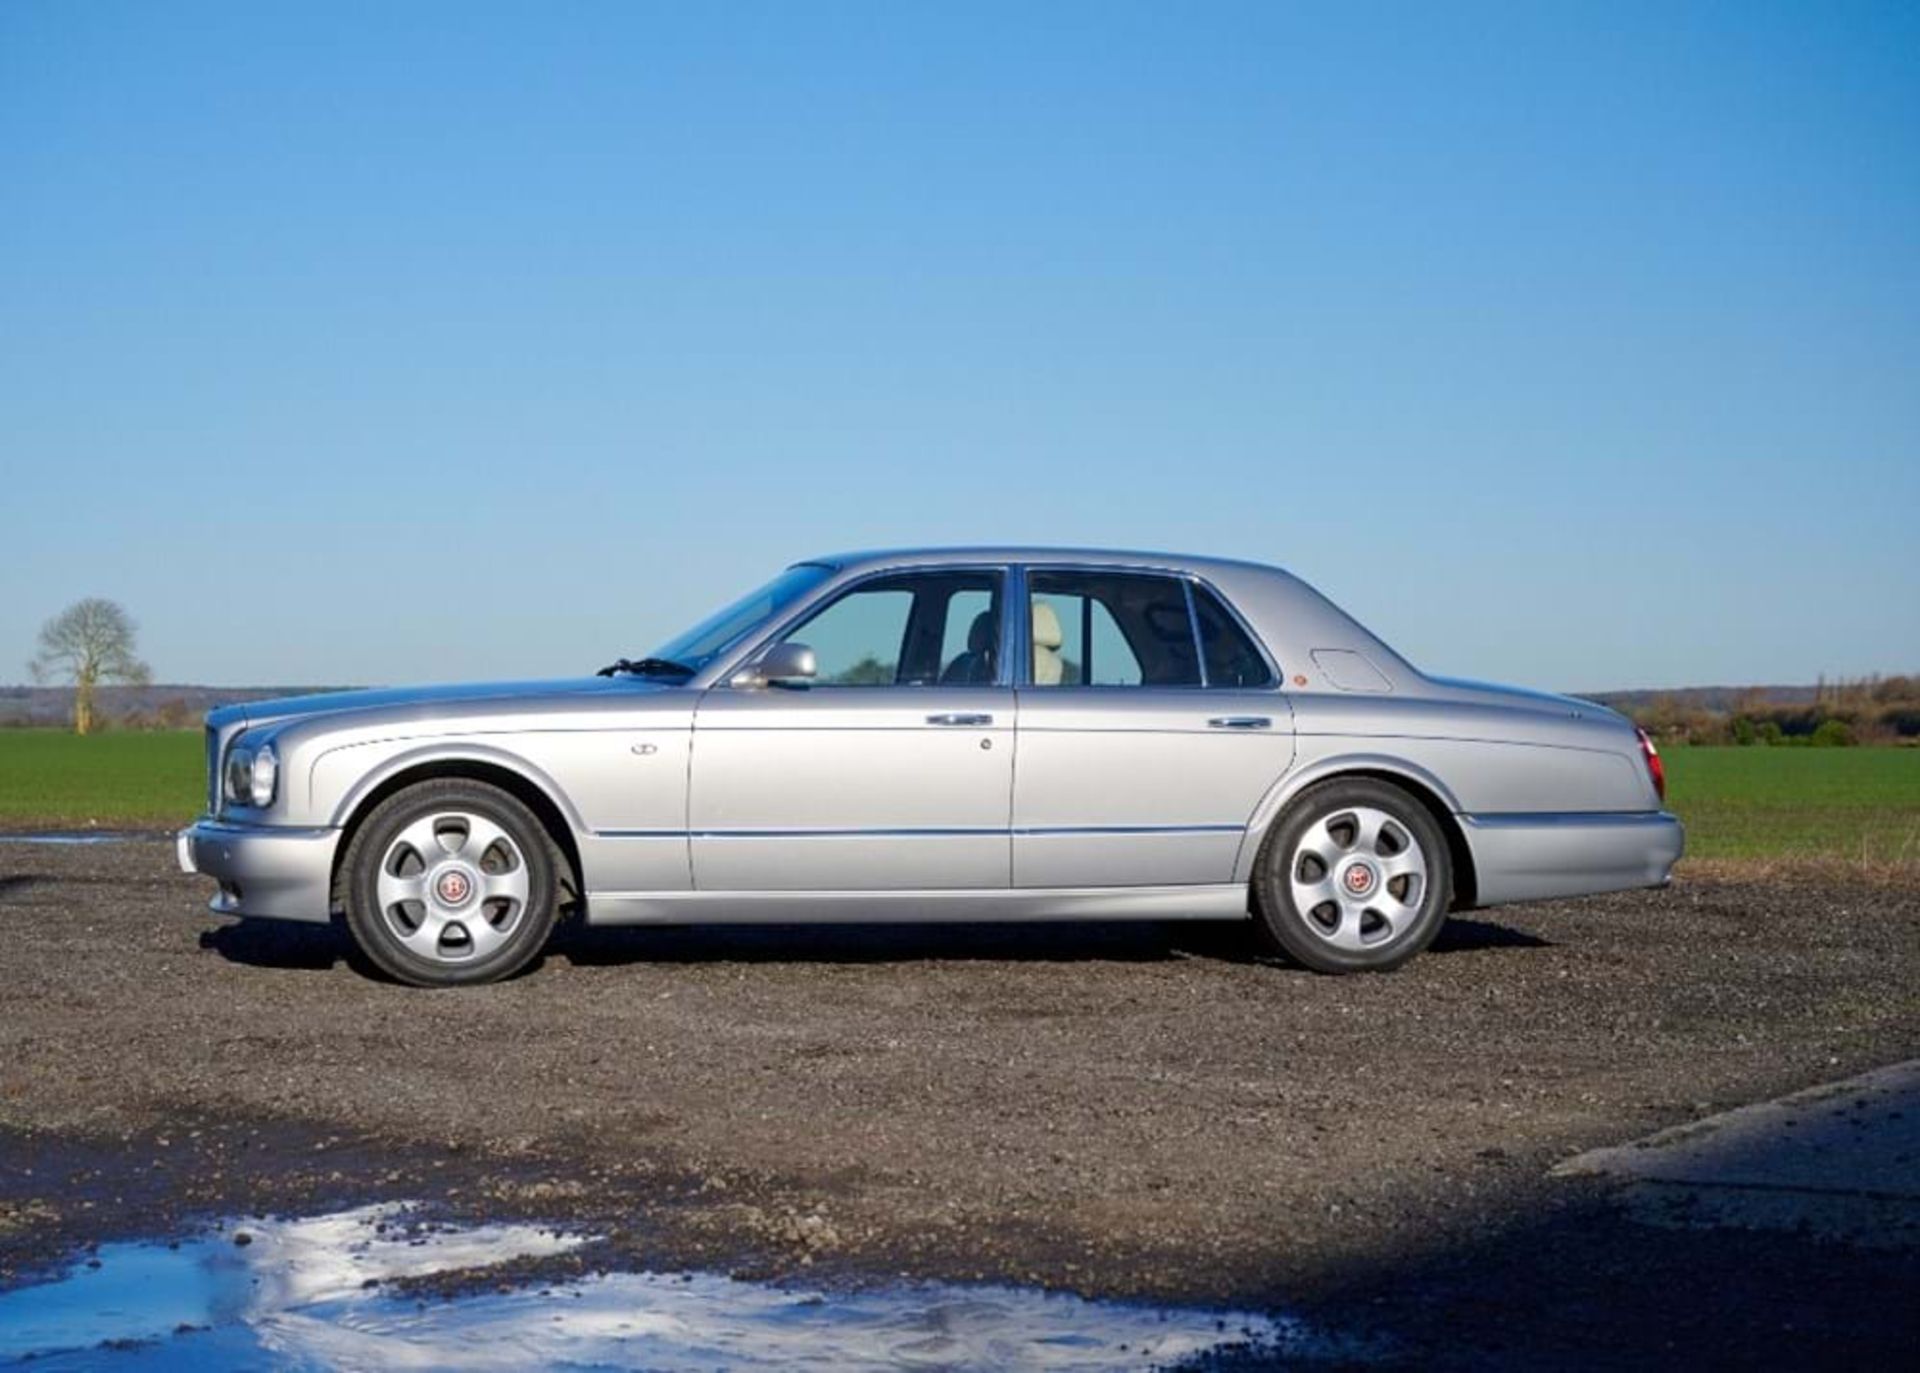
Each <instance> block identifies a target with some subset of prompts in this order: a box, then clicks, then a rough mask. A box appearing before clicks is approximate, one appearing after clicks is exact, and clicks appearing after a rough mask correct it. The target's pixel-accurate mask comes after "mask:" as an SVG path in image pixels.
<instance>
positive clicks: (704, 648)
mask: <svg viewBox="0 0 1920 1373" xmlns="http://www.w3.org/2000/svg"><path fill="white" fill-rule="evenodd" d="M832 575H833V569H832V568H830V567H822V566H821V565H820V564H818V563H801V564H800V565H799V566H797V567H790V568H788V569H787V570H786V571H785V572H782V573H781V574H780V575H779V576H778V577H775V578H774V579H773V580H772V581H770V582H768V583H767V584H766V585H765V586H763V587H761V588H760V589H759V590H758V591H749V592H748V593H747V594H746V595H744V596H742V597H741V598H740V599H739V600H737V601H735V602H734V603H733V604H732V605H730V606H728V607H726V609H724V610H718V611H715V612H714V613H713V614H711V615H709V616H708V617H707V618H706V619H704V620H702V621H701V622H700V623H699V624H697V625H695V626H694V627H693V628H692V629H689V630H688V631H687V632H686V633H684V634H678V635H675V636H674V637H673V638H671V639H669V640H667V641H666V642H665V643H664V644H662V645H660V647H658V648H656V649H655V650H654V651H653V654H652V655H651V656H653V657H656V658H667V659H671V660H672V661H674V662H676V663H684V664H686V666H687V667H688V668H689V669H691V670H693V671H695V672H697V671H699V670H700V669H701V668H703V667H705V666H706V665H707V664H708V663H710V662H712V661H713V660H714V659H715V658H717V657H719V656H720V655H721V654H722V653H724V652H725V651H726V650H727V649H729V648H731V647H733V645H734V644H736V643H738V642H739V641H740V640H741V639H743V638H745V637H746V636H747V635H748V634H750V633H752V631H753V630H754V628H755V627H756V626H758V625H760V624H762V623H764V622H765V621H767V620H770V619H772V618H773V617H774V616H775V615H777V614H779V613H780V612H781V611H783V610H785V609H786V608H787V607H788V606H790V605H792V604H793V603H794V602H795V601H798V600H799V599H800V598H801V597H802V596H804V595H806V594H807V593H808V592H809V591H812V590H813V589H814V588H815V587H816V586H818V585H820V583H822V582H824V581H825V580H826V579H827V578H829V577H831V576H832Z"/></svg>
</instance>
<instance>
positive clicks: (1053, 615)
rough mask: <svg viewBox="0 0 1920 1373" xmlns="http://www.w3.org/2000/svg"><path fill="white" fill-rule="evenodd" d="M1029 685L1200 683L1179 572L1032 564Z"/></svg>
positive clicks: (1164, 684) (1181, 684) (1190, 623)
mask: <svg viewBox="0 0 1920 1373" xmlns="http://www.w3.org/2000/svg"><path fill="white" fill-rule="evenodd" d="M1030 585H1031V589H1032V593H1033V594H1032V597H1031V603H1030V615H1029V620H1028V624H1029V628H1030V631H1031V633H1032V635H1033V654H1032V660H1031V662H1032V667H1031V678H1030V680H1031V682H1032V684H1033V685H1035V686H1043V687H1045V686H1156V687H1159V686H1199V685H1200V664H1199V661H1198V660H1197V658H1196V657H1195V655H1194V648H1193V622H1192V620H1191V619H1189V618H1188V615H1187V592H1186V588H1185V586H1183V585H1182V584H1181V583H1180V582H1179V580H1178V579H1176V578H1173V577H1158V576H1152V575H1150V574H1144V573H1138V572H1035V573H1034V574H1033V577H1032V581H1031V583H1030Z"/></svg>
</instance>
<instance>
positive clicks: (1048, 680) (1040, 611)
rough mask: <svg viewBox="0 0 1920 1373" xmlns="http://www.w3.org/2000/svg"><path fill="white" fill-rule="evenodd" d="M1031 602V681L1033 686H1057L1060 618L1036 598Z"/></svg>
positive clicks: (1060, 640)
mask: <svg viewBox="0 0 1920 1373" xmlns="http://www.w3.org/2000/svg"><path fill="white" fill-rule="evenodd" d="M1032 600H1033V681H1034V685H1035V686H1059V685H1060V677H1061V672H1062V668H1061V662H1060V645H1061V643H1062V642H1063V641H1064V638H1065V636H1064V635H1062V634H1061V632H1060V617H1059V616H1058V615H1056V614H1054V613H1053V607H1052V606H1050V605H1048V604H1047V603H1046V602H1045V601H1043V600H1041V599H1040V598H1039V597H1038V596H1035V597H1033V598H1032Z"/></svg>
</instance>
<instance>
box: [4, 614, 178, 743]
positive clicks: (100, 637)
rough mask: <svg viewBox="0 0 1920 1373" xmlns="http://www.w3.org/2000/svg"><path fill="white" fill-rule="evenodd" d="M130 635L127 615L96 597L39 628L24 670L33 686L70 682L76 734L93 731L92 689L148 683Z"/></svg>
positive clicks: (145, 666) (133, 627)
mask: <svg viewBox="0 0 1920 1373" xmlns="http://www.w3.org/2000/svg"><path fill="white" fill-rule="evenodd" d="M134 633H135V626H134V623H133V620H132V618H131V617H130V616H129V615H128V614H127V612H126V611H124V610H122V609H121V608H120V606H119V605H118V604H117V603H115V602H113V601H107V600H102V599H101V598H100V597H98V596H89V597H87V599H86V600H84V601H75V602H74V603H73V604H72V605H70V606H68V607H67V608H66V609H65V610H63V611H61V612H60V613H59V614H58V615H56V616H54V617H53V618H52V619H51V620H48V621H47V622H46V623H45V624H44V625H42V626H40V651H39V652H38V653H36V654H35V655H34V658H33V661H32V662H31V663H29V664H28V665H27V670H28V671H29V672H31V673H32V674H33V680H34V681H36V682H46V681H50V680H59V681H65V682H72V683H73V732H74V733H75V734H86V733H88V732H89V731H91V730H92V729H93V689H94V687H96V686H98V685H99V684H100V683H101V682H133V683H136V684H138V683H144V682H145V681H146V680H147V677H148V672H147V665H146V664H145V663H143V662H141V661H140V660H139V659H138V658H136V657H134V656H133V638H134Z"/></svg>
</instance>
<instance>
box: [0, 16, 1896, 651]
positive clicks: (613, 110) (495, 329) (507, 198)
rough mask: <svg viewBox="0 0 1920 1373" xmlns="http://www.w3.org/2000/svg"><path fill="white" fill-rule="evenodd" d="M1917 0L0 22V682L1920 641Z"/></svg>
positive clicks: (1863, 646) (1782, 647)
mask: <svg viewBox="0 0 1920 1373" xmlns="http://www.w3.org/2000/svg"><path fill="white" fill-rule="evenodd" d="M1917 519H1920V7H1915V6H1912V5H1886V6H1873V5H1864V4H1802V5H1772V4H1763V3H1756V2H1754V0H1748V2H1747V3H1740V4H1728V5H1687V6H1680V5H1673V4H1664V3H1663V4H1645V5H1635V4H1620V3H1605V4H1599V3H1596V4H1591V5H1584V6H1577V5H1564V4H1534V3H1515V4H1507V5H1490V6H1481V5H1473V4H1448V5H1438V4H1419V5H1414V4H1395V5H1369V4H1335V5H1327V6H1306V5H1282V4H1253V5H1244V6H1243V5H1228V4H1196V5H1171V4H1163V5H1123V4H1115V3H1099V4H1089V5H1067V4H1052V3H1050V4H1045V5H1035V4H1031V3H1028V4H1012V5H1004V6H995V5H986V4H977V3H968V4H964V5H958V4H956V5H944V6H936V5H932V4H914V3H909V4H870V5H869V4H862V5H846V4H789V3H778V4H732V5H718V4H716V5H672V6H669V5H641V4H581V3H553V4H535V3H529V4H523V5H484V4H475V3H463V4H457V5H433V4H425V3H410V4H407V5H398V6H396V5H387V4H370V5H348V4H337V3H327V4H314V5H309V6H305V7H295V6H283V5H273V6H255V5H237V4H236V5H216V6H205V5H192V4H168V5H150V4H126V5H116V4H105V3H98V4H88V5H75V4H68V3H59V2H55V3H29V2H27V0H14V2H13V3H10V4H7V5H5V6H0V680H20V679H23V678H24V675H25V664H26V660H27V658H28V657H29V656H30V654H31V652H32V641H33V636H34V633H35V631H36V629H37V627H38V625H39V624H40V622H41V621H42V620H44V619H45V618H46V617H47V616H49V615H51V614H53V613H54V612H56V611H57V610H58V609H60V607H61V606H62V605H64V604H65V603H66V602H68V601H70V600H72V599H74V598H76V597H79V596H82V595H88V594H94V595H106V596H112V597H115V598H117V599H119V600H121V601H122V602H124V603H125V604H126V605H127V607H128V608H129V609H130V610H131V611H132V612H133V614H134V615H135V616H136V618H137V619H138V620H139V621H140V623H141V625H142V630H143V634H142V644H143V648H144V651H145V653H146V655H147V657H148V658H149V659H150V660H151V662H152V664H153V666H154V669H155V671H156V673H157V675H158V676H160V677H161V678H163V679H166V680H175V681H182V680H184V681H207V682H215V683H228V684H238V683H251V682H276V683H295V682H339V681H349V682H385V681H414V680H440V679H450V678H452V679H457V678H465V677H477V676H496V675H498V676H523V675H533V676H544V675H559V674H565V673H569V672H572V671H575V670H578V669H583V668H592V667H595V666H598V665H599V664H600V663H602V662H605V661H608V660H610V659H611V658H612V657H613V656H616V655H618V654H620V653H632V652H636V651H639V650H643V649H645V648H647V647H649V646H651V645H652V644H654V643H656V642H658V641H659V640H661V639H663V638H665V637H666V636H667V635H668V634H669V633H670V632H671V631H673V630H674V629H676V628H678V627H680V625H682V624H683V623H686V622H690V621H692V620H693V619H695V618H697V617H698V616H700V615H701V614H703V613H705V611H707V610H708V609H710V608H712V607H713V606H714V605H717V604H718V603H720V602H721V601H723V600H725V599H728V598H730V597H731V596H732V595H733V594H734V593H735V592H737V591H739V590H741V589H743V588H744V586H745V585H747V584H749V583H751V582H754V581H757V580H759V579H761V578H762V577H764V576H765V575H767V574H769V573H770V572H772V571H773V570H774V569H776V568H777V567H779V566H780V565H783V564H784V563H786V562H789V561H792V560H793V559H795V558H798V557H802V556H805V555H808V554H811V553H817V552H821V551H825V550H830V549H834V548H841V547H858V546H867V545H874V544H884V545H892V544H900V543H916V544H917V543H954V542H972V541H995V542H998V541H1003V540H1017V541H1046V542H1059V543H1076V544H1096V545H1120V546H1128V547H1133V546H1144V547H1150V548H1173V549H1189V550H1196V551H1206V552H1213V553H1221V554H1229V555H1236V556H1243V557H1250V558H1255V559H1260V560H1263V561H1272V562H1278V563H1281V564H1283V565H1285V566H1288V567H1291V568H1292V569H1294V570H1295V571H1297V572H1299V573H1301V574H1302V575H1303V576H1305V577H1307V578H1308V579H1309V580H1310V581H1313V582H1314V583H1315V584H1317V585H1318V586H1320V587H1321V588H1322V589H1323V590H1325V591H1326V592H1327V593H1328V594H1329V595H1331V596H1332V597H1333V598H1334V599H1335V600H1337V601H1339V602H1340V603H1341V604H1343V605H1345V606H1346V607H1347V608H1348V609H1349V610H1351V611H1352V612H1353V613H1354V614H1356V615H1357V616H1358V617H1359V618H1360V619H1361V620H1363V621H1364V622H1365V623H1367V624H1368V625H1369V626H1370V627H1372V628H1373V629H1374V630H1375V631H1376V632H1378V633H1380V634H1381V635H1382V636H1383V637H1385V638H1386V639H1387V640H1388V641H1389V642H1392V643H1394V644H1395V645H1396V646H1397V647H1398V648H1400V650H1401V651H1402V652H1404V653H1406V654H1407V655H1408V656H1409V657H1410V658H1412V659H1413V660H1414V661H1415V662H1416V663H1419V664H1421V665H1423V666H1427V667H1431V668H1433V669H1436V670H1444V671H1449V672H1455V673H1461V674H1466V675H1473V676H1483V677H1496V678H1505V679H1512V680H1517V681H1521V682H1525V683H1529V684H1533V685H1540V686H1551V687H1561V688H1587V689H1599V688H1603V687H1611V686H1630V685H1674V684H1687V683H1707V682H1745V681H1809V680H1811V679H1812V678H1813V677H1814V676H1815V675H1816V674H1818V673H1822V672H1824V673H1827V674H1828V675H1830V676H1831V675H1836V674H1848V675H1851V674H1860V673H1865V672H1868V671H1873V670H1881V671H1893V670H1913V669H1920V537H1916V534H1915V524H1916V520H1917Z"/></svg>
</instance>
